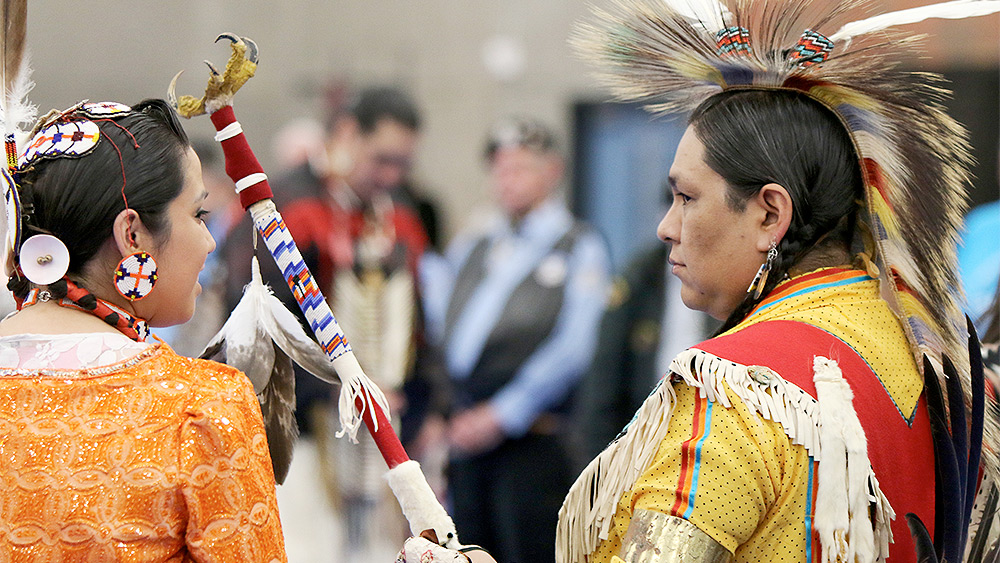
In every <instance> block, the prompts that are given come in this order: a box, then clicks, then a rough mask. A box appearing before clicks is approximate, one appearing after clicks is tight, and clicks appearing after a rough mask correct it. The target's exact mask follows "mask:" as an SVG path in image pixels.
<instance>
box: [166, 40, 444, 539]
mask: <svg viewBox="0 0 1000 563" xmlns="http://www.w3.org/2000/svg"><path fill="white" fill-rule="evenodd" d="M219 39H228V40H229V41H230V42H231V43H232V49H233V55H232V56H231V57H230V59H229V62H228V63H227V65H226V70H225V72H224V73H220V72H219V71H218V70H216V69H215V67H213V66H212V65H211V64H210V63H209V69H210V70H211V72H212V76H211V78H210V79H209V86H208V88H207V89H206V94H205V96H204V97H202V98H201V99H200V100H195V99H194V98H192V97H190V96H183V97H181V98H180V99H179V100H178V99H177V97H176V96H175V95H174V84H175V83H176V80H177V77H174V82H173V83H171V86H170V92H169V96H168V97H169V98H170V100H171V102H173V103H174V105H175V107H177V108H178V113H180V114H181V115H182V116H184V117H192V116H194V115H199V114H202V113H209V114H210V118H211V120H212V124H213V125H214V126H215V130H216V131H217V134H216V136H215V139H216V140H217V141H219V143H220V144H221V145H222V151H223V154H224V155H225V158H226V174H227V175H228V176H229V177H230V178H231V179H232V180H233V182H235V184H236V192H237V193H238V194H239V197H240V203H241V204H242V205H243V208H244V209H245V210H247V211H249V212H250V215H251V217H252V218H253V222H254V226H255V227H256V228H257V230H258V231H259V232H260V233H261V235H262V237H263V239H264V244H265V245H266V246H267V249H268V251H270V253H271V257H272V258H274V261H275V263H276V264H277V265H278V269H279V270H281V274H282V276H283V277H284V278H285V281H286V282H287V283H288V288H289V289H290V290H291V291H292V295H293V296H294V297H295V302H296V303H298V304H299V308H300V309H302V313H303V314H304V315H305V317H306V321H307V322H308V324H309V327H310V328H311V329H312V331H313V332H314V333H315V334H316V337H317V339H318V341H319V344H320V346H321V347H322V348H323V350H324V351H325V352H326V354H327V356H328V357H329V358H330V361H331V362H332V363H333V367H334V369H335V370H336V371H337V375H338V377H340V380H341V383H342V387H341V393H340V401H339V408H340V415H341V422H342V424H343V426H344V428H343V429H342V430H341V432H340V433H338V436H342V435H343V433H344V432H348V433H350V434H351V435H352V436H353V434H354V431H356V429H357V427H358V425H359V424H360V421H359V420H358V419H359V418H360V420H362V421H364V423H365V425H366V426H367V427H368V430H369V431H370V433H371V436H372V438H373V440H374V441H375V444H376V446H377V447H378V450H379V452H380V453H381V454H382V457H383V458H384V459H385V462H386V465H388V467H389V472H388V474H387V475H386V478H387V480H388V482H389V486H390V487H391V488H392V491H393V494H394V495H395V496H396V499H397V500H398V501H399V504H400V507H401V508H402V510H403V514H404V516H406V519H407V521H408V522H409V523H410V530H411V531H412V532H413V534H414V535H418V534H420V533H421V532H422V531H424V530H434V531H435V533H436V535H437V537H438V538H443V539H444V541H443V542H442V545H444V546H446V547H450V548H457V547H459V545H460V544H459V542H458V536H457V534H456V532H455V524H454V522H452V520H451V517H450V516H448V513H447V512H446V511H445V509H444V507H443V506H441V503H440V502H438V500H437V497H436V496H435V495H434V492H433V491H432V490H431V488H430V486H429V485H428V484H427V479H426V478H425V477H424V474H423V472H422V471H421V470H420V465H419V464H417V462H416V461H413V460H410V458H409V456H407V454H406V450H404V449H403V445H402V444H401V443H400V441H399V437H398V436H396V433H395V431H394V430H393V428H392V425H391V424H390V422H389V418H388V417H387V416H386V413H385V411H384V410H383V409H382V407H381V406H379V401H378V400H377V399H376V397H377V396H381V392H380V391H378V388H377V386H376V385H375V384H374V383H373V382H372V381H371V380H370V379H369V378H368V376H366V375H365V373H364V370H362V369H361V365H360V364H359V363H358V360H357V358H356V357H355V356H354V352H353V351H351V346H350V344H349V343H348V341H347V337H346V336H345V335H344V332H343V331H342V330H341V329H340V325H339V324H338V323H337V319H336V318H334V316H333V311H331V310H330V306H329V305H328V304H327V302H326V299H325V298H324V297H323V292H322V291H320V289H319V286H318V285H317V284H316V282H315V280H314V279H313V277H312V274H311V273H310V272H309V268H308V267H307V266H306V264H305V261H303V259H302V255H301V254H300V253H299V249H298V247H297V246H296V244H295V241H294V240H293V239H292V236H291V234H290V233H289V232H288V229H287V228H286V227H285V222H284V220H282V218H281V214H280V213H279V212H278V210H277V209H276V208H275V206H274V202H273V201H272V200H271V198H272V197H273V194H272V192H271V186H270V184H269V183H268V181H267V176H266V175H265V174H264V169H263V168H262V167H261V165H260V162H258V160H257V157H256V156H255V155H254V153H253V150H252V149H251V148H250V144H249V143H248V142H247V139H246V135H245V134H244V133H243V128H242V127H241V126H240V123H239V121H237V120H236V114H235V112H234V111H233V107H232V96H233V94H235V92H236V90H238V89H239V88H240V87H241V86H242V85H243V83H244V82H246V80H248V79H249V78H250V77H251V76H253V74H254V71H255V70H256V67H257V46H256V45H255V44H254V43H253V42H252V41H250V40H249V39H245V38H240V37H238V36H236V35H233V34H222V35H220V36H219V37H218V39H217V41H218V40H219Z"/></svg>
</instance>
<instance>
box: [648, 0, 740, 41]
mask: <svg viewBox="0 0 1000 563" xmlns="http://www.w3.org/2000/svg"><path fill="white" fill-rule="evenodd" d="M663 3H664V4H666V5H667V6H669V7H670V9H672V10H673V11H675V12H677V13H678V14H679V15H681V16H683V17H685V18H687V19H688V20H689V21H690V22H691V23H692V24H693V25H695V27H700V28H701V29H703V30H705V31H707V32H708V33H716V32H717V31H719V30H721V29H723V28H725V27H726V26H727V21H728V20H729V19H730V15H731V14H730V12H729V9H728V8H726V7H725V6H724V5H723V4H722V2H719V1H718V0H663Z"/></svg>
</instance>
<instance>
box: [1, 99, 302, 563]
mask: <svg viewBox="0 0 1000 563" xmlns="http://www.w3.org/2000/svg"><path fill="white" fill-rule="evenodd" d="M14 179H15V180H16V184H14V183H12V191H10V192H8V194H9V195H18V196H19V199H20V202H19V203H20V205H19V206H18V202H17V201H16V200H13V199H9V200H8V201H9V202H11V203H10V205H9V208H10V207H11V206H12V207H13V208H14V211H13V213H11V212H10V211H9V212H8V214H7V216H8V218H10V217H14V218H16V217H17V216H18V215H20V216H21V220H20V221H17V220H16V219H15V220H13V221H11V222H12V223H13V224H11V225H8V229H9V230H10V231H11V232H13V233H15V236H13V237H11V238H10V239H9V240H10V242H11V243H13V244H12V245H11V247H10V248H9V249H8V251H9V252H10V253H11V254H12V255H11V256H10V257H8V269H9V270H12V274H11V278H10V283H9V288H10V289H11V290H12V291H13V293H14V296H15V299H16V300H17V301H18V303H19V310H18V311H17V312H15V313H14V314H12V315H10V316H9V317H7V318H6V319H4V320H3V321H2V322H0V428H2V430H0V452H3V457H4V465H3V467H2V468H0V483H2V486H0V559H2V560H4V561H42V560H44V561H54V560H60V561H118V560H123V561H124V560H128V561H284V560H285V555H284V547H283V540H282V535H281V525H280V522H279V519H278V509H277V504H276V501H275V494H274V477H273V474H272V468H271V462H270V458H269V455H268V448H267V442H266V439H265V431H264V426H263V424H262V421H261V414H260V407H259V405H258V403H257V400H256V397H255V395H254V392H253V388H252V386H251V384H250V382H249V380H248V379H247V378H246V376H244V375H243V374H242V373H240V372H239V371H237V370H234V369H232V368H229V367H227V366H224V365H221V364H217V363H214V362H209V361H205V360H194V359H190V358H184V357H180V356H178V355H177V354H175V353H174V352H173V351H172V350H171V349H170V348H169V347H168V346H167V345H165V344H163V343H162V342H160V343H156V342H148V341H147V337H148V335H149V328H148V327H149V326H169V325H174V324H178V323H182V322H185V321H186V320H188V319H189V318H190V317H191V315H192V314H193V312H194V304H195V299H196V297H197V295H198V293H199V292H200V290H201V288H200V286H199V285H198V282H197V279H198V273H199V271H200V270H201V268H202V267H203V266H204V263H205V258H206V256H207V255H208V253H209V252H211V251H212V250H213V249H214V248H215V241H214V240H213V239H212V237H211V235H210V234H209V233H208V230H207V228H206V227H205V223H204V219H205V215H206V214H207V213H208V212H207V211H206V210H205V209H204V208H203V206H202V205H203V202H204V200H205V196H206V191H205V187H204V184H203V182H202V179H201V165H200V163H199V160H198V157H197V155H196V154H195V153H194V151H193V150H192V149H191V147H190V144H189V142H188V139H187V136H186V135H185V133H184V131H183V129H182V128H181V126H180V124H179V122H178V120H177V116H176V114H175V113H174V110H173V109H171V108H170V106H168V105H167V104H166V103H165V102H164V101H162V100H147V101H143V102H141V103H139V104H138V105H136V106H134V107H128V106H125V105H122V104H117V103H102V104H89V103H80V104H78V105H76V106H74V107H72V108H70V109H69V110H66V111H64V112H59V113H50V114H49V115H48V116H46V117H45V118H43V119H42V120H41V121H40V122H39V124H38V125H37V126H36V127H35V131H34V132H33V136H32V138H31V140H30V141H29V142H28V144H27V145H26V149H25V150H24V152H23V153H22V154H21V157H20V161H19V163H18V166H17V169H16V173H15V175H14ZM19 226H20V231H22V232H21V234H20V236H18V235H17V232H18V230H19V229H18V227H19ZM14 264H16V267H15V266H14Z"/></svg>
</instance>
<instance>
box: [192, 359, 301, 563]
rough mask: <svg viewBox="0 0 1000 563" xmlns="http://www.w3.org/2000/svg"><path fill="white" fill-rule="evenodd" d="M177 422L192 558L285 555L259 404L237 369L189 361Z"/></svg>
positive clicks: (281, 558) (243, 558) (266, 558)
mask: <svg viewBox="0 0 1000 563" xmlns="http://www.w3.org/2000/svg"><path fill="white" fill-rule="evenodd" d="M192 369H193V370H194V371H196V372H204V373H200V374H198V377H197V378H194V379H195V380H197V381H201V382H204V385H203V386H199V387H198V388H196V389H195V390H194V395H193V400H192V403H191V405H190V406H189V408H188V412H187V415H188V419H187V421H185V422H184V424H183V425H182V427H181V437H180V443H181V448H180V460H179V467H180V474H181V479H182V481H183V483H184V485H183V494H184V500H185V502H186V504H187V510H188V528H187V532H186V541H187V545H188V550H189V552H190V553H191V555H192V557H193V558H194V559H195V560H196V561H199V562H203V563H209V562H213V563H214V562H219V563H222V562H236V561H254V562H258V561H260V562H275V561H277V562H282V563H283V562H285V561H286V556H285V547H284V539H283V537H282V532H281V522H280V520H279V517H278V504H277V499H276V497H275V489H274V487H275V485H274V475H273V473H272V469H271V458H270V455H269V454H268V448H267V438H266V435H265V431H264V424H263V421H262V418H261V414H260V406H259V404H258V403H257V397H256V396H255V395H254V392H253V388H252V386H251V385H250V381H249V380H248V379H247V378H246V376H244V375H243V374H241V373H239V372H238V371H235V370H230V369H227V368H225V367H222V366H219V365H218V364H214V363H211V362H196V363H194V364H193V366H192Z"/></svg>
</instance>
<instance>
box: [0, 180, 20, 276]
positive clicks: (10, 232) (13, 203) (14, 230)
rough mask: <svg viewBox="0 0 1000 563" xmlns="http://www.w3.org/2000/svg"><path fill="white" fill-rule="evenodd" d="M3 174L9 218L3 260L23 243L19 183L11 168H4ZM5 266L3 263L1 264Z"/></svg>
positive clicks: (4, 193) (4, 198) (3, 186)
mask: <svg viewBox="0 0 1000 563" xmlns="http://www.w3.org/2000/svg"><path fill="white" fill-rule="evenodd" d="M0 173H2V174H3V183H2V189H3V205H4V213H5V216H6V220H7V229H6V230H7V235H6V239H7V240H6V241H5V246H4V251H5V252H4V254H3V257H4V258H3V261H4V262H6V256H7V255H8V254H10V253H13V252H14V249H16V248H17V247H18V246H20V244H21V199H20V196H18V193H17V183H16V182H15V181H14V177H13V175H12V174H11V173H10V171H9V170H6V169H4V170H3V171H2V172H0ZM0 267H3V264H0Z"/></svg>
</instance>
